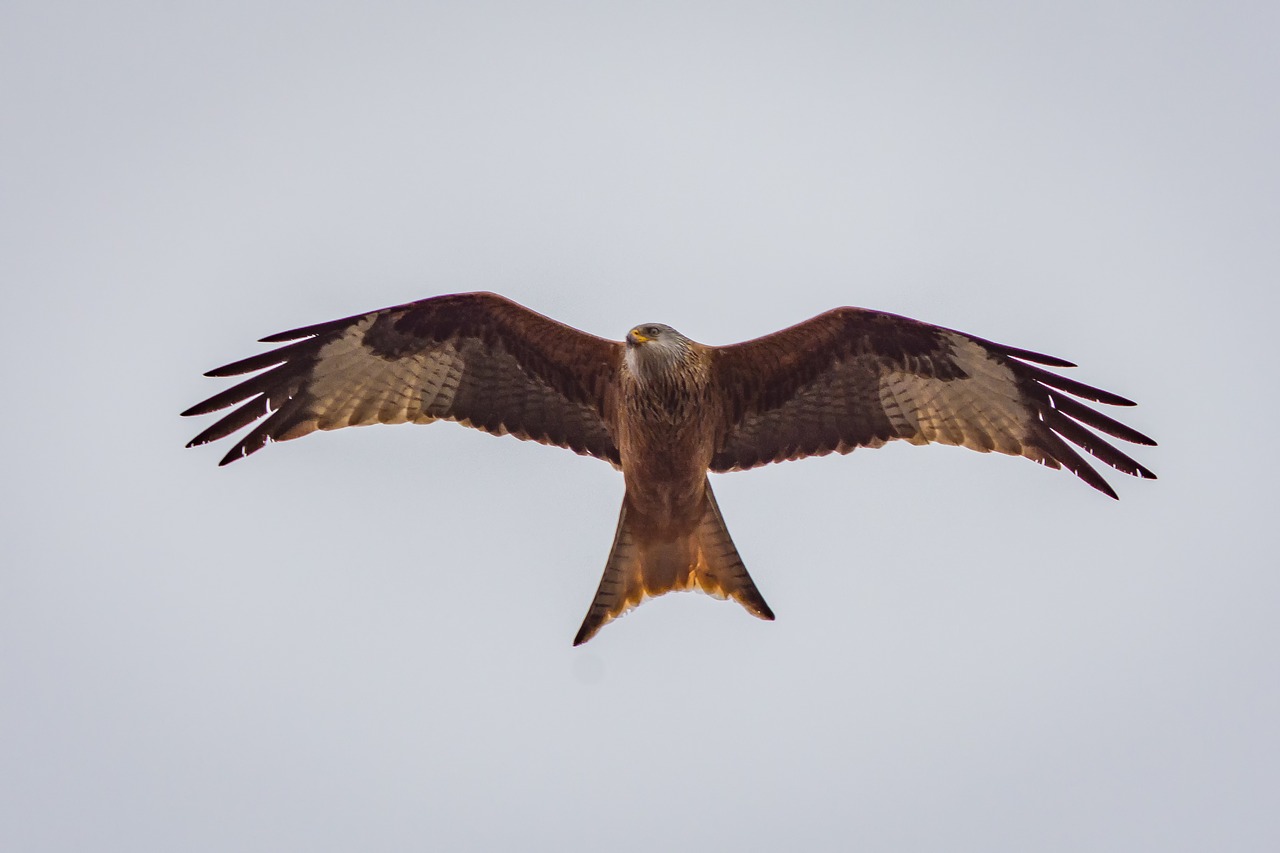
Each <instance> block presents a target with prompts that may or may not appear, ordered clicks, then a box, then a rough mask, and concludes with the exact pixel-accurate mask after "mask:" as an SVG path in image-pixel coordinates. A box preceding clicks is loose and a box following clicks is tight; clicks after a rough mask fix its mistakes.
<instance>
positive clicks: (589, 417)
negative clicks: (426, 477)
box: [183, 293, 1155, 643]
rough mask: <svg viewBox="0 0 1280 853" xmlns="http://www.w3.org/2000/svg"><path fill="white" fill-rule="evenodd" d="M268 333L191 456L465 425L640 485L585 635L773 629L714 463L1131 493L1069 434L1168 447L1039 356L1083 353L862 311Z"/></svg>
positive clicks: (418, 318)
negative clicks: (643, 611)
mask: <svg viewBox="0 0 1280 853" xmlns="http://www.w3.org/2000/svg"><path fill="white" fill-rule="evenodd" d="M263 341H264V342H268V343H282V344H284V346H281V347H279V348H278V349H275V350H272V351H271V352H266V353H261V354H259V355H255V356H251V357H249V358H246V359H242V360H241V361H237V362H234V363H232V364H228V365H225V366H223V367H220V368H217V369H215V370H212V371H210V372H209V374H208V375H210V376H235V375H240V374H246V373H253V372H255V371H261V372H258V373H257V374H256V375H254V376H251V377H249V378H247V379H245V380H243V381H241V382H240V383H239V384H237V385H235V386H234V387H232V388H229V389H227V390H225V391H223V392H221V393H219V394H216V395H214V396H213V397H211V398H209V399H208V400H205V401H204V402H202V403H199V404H197V405H195V406H192V407H191V408H190V409H188V410H187V411H186V412H184V413H183V414H185V415H198V414H205V413H208V412H213V411H218V410H220V409H224V408H227V407H229V406H236V407H237V408H235V409H233V410H232V411H231V412H230V413H229V414H226V415H224V416H223V417H222V418H221V419H219V420H218V421H217V422H216V423H214V424H213V425H212V426H210V427H209V428H208V429H206V430H205V431H204V432H202V433H200V435H198V436H196V438H194V439H193V440H192V441H191V442H190V445H189V446H191V445H199V444H205V443H207V442H210V441H214V440H217V439H220V438H223V437H226V436H228V435H230V434H231V433H233V432H235V431H237V430H239V429H242V428H245V427H250V426H251V425H252V426H251V428H250V429H249V430H248V432H247V433H246V434H245V435H244V436H243V437H242V438H241V439H240V440H239V441H238V442H237V443H236V444H235V445H234V446H233V447H232V449H231V450H230V451H229V452H228V453H227V454H226V456H225V457H223V460H222V464H224V465H225V464H227V463H228V462H231V461H234V460H235V459H239V458H241V457H242V456H247V455H249V454H250V453H253V452H255V451H257V450H259V449H261V448H262V447H263V446H265V445H266V444H267V442H269V441H273V440H274V441H283V440H287V439H293V438H298V437H300V436H303V435H307V434H308V433H310V432H313V431H314V430H317V429H321V430H326V429H339V428H342V427H347V426H360V425H363V424H374V423H384V424H394V423H431V422H433V421H436V420H452V421H456V422H458V423H461V424H463V425H465V426H470V427H474V428H476V429H481V430H484V431H486V432H490V433H494V434H498V435H504V434H510V435H514V436H516V437H518V438H523V439H529V440H533V441H538V442H542V443H544V444H553V445H558V446H560V447H565V448H568V449H570V450H573V451H575V452H577V453H582V454H586V455H590V456H594V457H597V458H599V459H603V460H605V461H607V462H609V463H611V464H612V465H614V466H615V467H617V468H619V469H620V470H621V471H622V474H623V478H624V480H625V483H626V491H625V495H624V498H623V503H622V511H621V513H620V516H619V519H618V529H617V534H616V536H615V538H614V544H613V550H612V552H611V553H610V555H609V560H608V562H607V564H606V567H605V572H604V577H603V578H602V579H601V582H600V588H599V590H598V591H597V593H596V597H595V599H594V600H593V602H592V604H591V607H590V609H589V611H588V613H587V617H586V619H585V620H584V621H583V624H582V627H581V629H580V630H579V632H578V635H577V638H576V639H575V643H582V642H585V641H586V640H588V639H590V638H591V636H593V635H594V634H595V633H596V632H597V631H598V630H599V629H600V627H601V626H603V625H604V624H605V623H607V622H608V621H609V620H611V619H613V618H615V617H617V616H618V615H620V614H621V613H623V612H625V611H626V610H628V609H630V608H631V607H634V606H636V605H637V604H639V603H640V602H641V601H643V600H644V599H645V598H647V597H651V596H656V595H661V594H662V593H664V592H669V591H671V590H682V589H700V590H702V591H704V592H708V593H710V594H712V595H715V596H718V597H722V598H725V597H727V598H733V599H735V600H736V601H738V602H739V603H741V604H742V605H743V606H744V607H745V608H746V609H747V610H749V611H750V612H751V613H753V614H755V615H757V616H759V617H761V618H764V619H772V618H773V614H772V613H771V612H770V610H769V607H768V605H766V604H765V602H764V599H763V598H762V597H761V596H760V593H759V591H758V590H757V589H756V587H755V584H754V583H753V582H752V580H751V577H750V576H749V575H748V574H747V571H746V569H745V568H744V567H743V564H742V560H741V559H740V558H739V556H738V552H737V549H736V548H735V547H734V545H733V541H732V540H731V539H730V537H729V533H728V531H727V529H726V528H725V525H724V520H723V518H722V517H721V515H720V510H719V508H718V507H717V506H716V502H715V497H714V495H713V494H712V492H711V487H710V485H709V483H708V482H707V473H708V472H709V471H714V472H724V471H737V470H744V469H748V468H754V467H756V466H758V465H764V464H767V463H769V462H781V461H784V460H788V459H799V458H802V457H805V456H822V455H825V454H827V453H832V452H835V453H848V452H850V451H852V450H854V449H856V448H858V447H879V446H880V445H882V444H884V443H885V442H888V441H893V440H903V441H907V442H910V443H912V444H926V443H929V442H938V443H942V444H953V445H960V446H963V447H968V448H971V449H973V450H978V451H981V452H984V453H985V452H988V451H996V452H999V453H1007V454H1013V455H1020V456H1025V457H1027V458H1029V459H1032V460H1034V461H1036V462H1039V463H1041V464H1043V465H1046V466H1049V467H1051V468H1060V467H1065V468H1067V469H1068V470H1070V471H1071V472H1073V473H1074V474H1076V475H1077V476H1079V477H1080V478H1081V479H1083V480H1084V481H1085V482H1086V483H1088V484H1089V485H1091V486H1093V487H1094V488H1096V489H1098V490H1099V491H1101V492H1103V493H1104V494H1107V495H1109V496H1111V497H1115V496H1116V494H1115V491H1114V490H1113V489H1112V488H1111V487H1110V485H1108V484H1107V482H1106V481H1105V480H1104V479H1103V478H1102V477H1101V476H1100V475H1099V474H1098V473H1097V471H1095V470H1094V469H1093V468H1092V467H1091V466H1090V465H1089V464H1088V463H1087V462H1086V461H1085V460H1084V458H1083V457H1081V456H1080V454H1079V453H1078V452H1076V451H1075V450H1074V449H1072V447H1071V446H1070V445H1069V444H1068V443H1067V442H1071V443H1072V444H1075V445H1076V446H1078V447H1080V448H1082V449H1083V450H1085V451H1086V452H1088V453H1090V454H1092V455H1093V456H1094V457H1096V458H1097V459H1099V460H1101V461H1102V462H1104V463H1106V464H1107V465H1110V466H1111V467H1113V468H1116V469H1117V470H1120V471H1123V472H1125V473H1127V474H1132V475H1134V476H1139V477H1145V478H1154V476H1155V475H1154V474H1152V473H1151V472H1150V471H1149V470H1147V469H1146V468H1145V467H1143V466H1142V465H1140V464H1139V463H1137V462H1136V461H1134V460H1133V459H1131V458H1130V457H1129V456H1127V455H1126V454H1125V453H1123V452H1121V451H1120V450H1118V449H1117V448H1116V447H1115V446H1113V445H1112V444H1111V443H1109V442H1108V441H1106V440H1105V439H1103V438H1102V437H1101V436H1099V435H1098V434H1097V433H1095V432H1093V431H1091V430H1090V429H1088V428H1087V427H1092V428H1093V429H1095V430H1098V431H1100V432H1102V433H1105V434H1106V435H1109V436H1112V437H1115V438H1120V439H1123V440H1125V441H1131V442H1135V443H1138V444H1154V443H1155V442H1153V441H1152V440H1151V439H1150V438H1148V437H1146V436H1145V435H1143V434H1142V433H1140V432H1138V431H1137V430H1134V429H1133V428H1131V427H1128V426H1125V425H1124V424H1122V423H1119V422H1118V421H1116V420H1114V419H1112V418H1110V417H1108V416H1107V415H1104V414H1102V413H1101V412H1098V411H1096V410H1095V409H1093V408H1090V407H1088V406H1086V405H1084V404H1083V403H1081V402H1079V400H1077V399H1075V398H1077V397H1079V398H1083V399H1086V400H1092V401H1094V402H1099V403H1106V404H1110V405H1120V406H1131V405H1133V404H1132V403H1131V402H1130V401H1129V400H1126V399H1125V398H1123V397H1120V396H1118V395H1116V394H1112V393H1110V392H1107V391H1102V390H1100V389H1098V388H1094V387H1092V386H1088V385H1084V384H1082V383H1079V382H1076V381H1074V380H1071V379H1067V378H1066V377H1063V376H1060V375H1058V374H1056V373H1052V372H1050V371H1047V370H1045V369H1043V368H1042V367H1038V366H1036V365H1048V366H1051V367H1071V366H1072V365H1071V363H1070V362H1066V361H1063V360H1061V359H1058V358H1054V357H1051V356H1045V355H1041V354H1039V353H1034V352H1030V351H1027V350H1021V349H1015V348H1013V347H1008V346H1004V345H1001V344H995V343H992V342H990V341H986V340H983V339H981V338H975V337H973V336H971V335H966V334H963V333H961V332H956V331H954V330H951V329H945V328H942V327H939V326H931V325H929V324H927V323H921V322H919V321H916V320H911V319H908V318H906V317H900V316H897V315H894V314H886V313H883V312H879V311H869V310H866V309H861V308H837V309H834V310H832V311H828V312H826V313H825V314H821V315H819V316H817V317H814V318H812V319H810V320H807V321H805V322H803V323H799V324H797V325H795V326H792V327H790V328H787V329H783V330H782V331H779V332H776V333H774V334H771V335H766V336H765V337H762V338H758V339H756V340H753V341H747V342H745V343H741V344H734V345H731V346H724V347H708V346H704V345H702V344H699V343H696V342H694V341H691V340H690V339H688V338H686V337H684V336H683V335H681V334H680V333H678V332H676V331H675V330H674V329H671V328H670V327H668V326H663V325H661V324H649V325H644V326H637V327H636V328H634V329H632V330H631V332H630V333H629V334H628V336H627V340H626V342H625V343H620V342H616V341H609V340H605V339H603V338H598V337H596V336H594V335H589V334H586V333H584V332H580V331H578V330H577V329H573V328H571V327H569V326H566V325H564V324H562V323H558V322H556V321H554V320H551V319H549V318H547V317H544V316H542V315H541V314H537V313H535V312H533V311H530V310H529V309H527V308H524V307H522V306H520V305H517V304H516V303H514V302H511V301H510V300H508V299H504V298H503V297H501V296H497V295H494V294H491V293H468V294H453V295H449V296H439V297H434V298H431V299H424V300H421V301H419V302H413V303H409V304H407V305H399V306H395V307H393V308H385V309H382V310H380V311H373V312H369V313H367V314H359V315H356V316H353V317H347V318H344V319H342V320H335V321H332V322H329V323H321V324H319V325H316V326H308V327H305V328H301V329H295V330H293V331H290V332H284V333H282V334H278V335H272V336H270V337H267V338H264V339H263Z"/></svg>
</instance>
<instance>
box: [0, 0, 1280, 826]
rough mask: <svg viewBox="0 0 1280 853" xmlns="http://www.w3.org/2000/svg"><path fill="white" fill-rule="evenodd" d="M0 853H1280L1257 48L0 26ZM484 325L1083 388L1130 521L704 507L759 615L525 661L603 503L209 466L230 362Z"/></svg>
mask: <svg viewBox="0 0 1280 853" xmlns="http://www.w3.org/2000/svg"><path fill="white" fill-rule="evenodd" d="M0 20H2V22H3V26H0V81H3V88H2V89H0V107H2V109H0V123H2V124H3V132H2V133H0V164H2V165H0V282H2V283H3V291H2V296H3V309H4V310H3V316H4V317H5V318H6V320H7V321H8V333H7V334H6V335H4V336H3V337H2V338H0V347H3V355H4V361H3V364H4V387H5V392H6V397H7V400H8V414H7V416H6V417H5V418H3V420H2V421H0V435H2V436H3V440H4V446H5V447H6V449H7V451H8V459H7V464H6V466H5V472H6V473H5V482H6V486H7V488H6V489H5V508H4V509H5V511H4V512H3V514H2V515H0V766H3V767H4V768H5V772H4V773H3V774H0V848H2V849H4V850H14V851H64V850H65V851H84V850H93V851H110V850H121V851H142V850H156V851H171V850H186V851H202V850H208V851H225V850H236V851H247V850H264V851H279V850H307V851H322V850H334V851H348V850H355V849H360V850H421V849H441V850H444V849H449V850H468V849H504V848H505V849H548V850H550V849H556V850H585V849H602V848H603V849H616V850H652V849H658V848H659V847H661V848H663V849H675V850H686V849H690V850H691V849H729V848H731V847H736V848H738V849H760V850H765V849H777V848H779V847H782V846H783V845H786V846H787V847H788V848H790V849H812V850H843V849H867V850H894V851H900V850H909V851H913V850H921V851H924V850H948V851H953V850H983V851H993V850H1010V851H1013V850H1030V849H1034V850H1044V851H1055V850H1064V851H1065V850H1083V849H1088V850H1115V851H1133V850H1162V851H1170V850H1206V849H1221V850H1272V849H1276V848H1277V847H1278V846H1280V817H1277V813H1276V809H1275V804H1276V802H1277V797H1278V795H1280V771H1277V769H1276V768H1277V766H1280V749H1278V747H1280V727H1278V726H1277V725H1276V721H1277V718H1278V715H1280V679H1277V667H1278V664H1280V629H1277V627H1276V620H1275V613H1276V609H1277V603H1278V601H1277V599H1278V593H1280V580H1278V578H1277V572H1276V558H1275V553H1274V552H1275V549H1274V543H1275V530H1274V527H1275V515H1276V502H1275V499H1274V496H1273V491H1274V485H1273V482H1272V481H1273V478H1274V476H1275V474H1276V467H1277V466H1276V452H1275V450H1274V446H1275V439H1274V437H1273V436H1272V435H1271V432H1272V429H1273V427H1274V425H1275V423H1276V422H1277V416H1278V415H1280V412H1278V411H1277V403H1276V398H1275V385H1276V379H1275V377H1274V375H1273V373H1274V371H1273V367H1272V362H1273V361H1274V359H1273V357H1272V355H1271V352H1270V350H1271V349H1272V338H1273V337H1274V330H1273V325H1274V322H1273V320H1272V317H1273V316H1274V312H1275V309H1276V307H1277V305H1276V303H1277V299H1276V290H1275V282H1276V276H1277V272H1278V271H1280V249H1278V248H1277V247H1278V246H1280V243H1278V241H1277V234H1278V233H1280V193H1278V192H1277V191H1278V190H1280V185H1278V184H1280V181H1278V178H1280V168H1278V167H1277V159H1276V151H1277V150H1280V111H1277V109H1276V102H1275V92H1276V85H1277V80H1278V79H1280V78H1278V72H1280V59H1277V56H1276V51H1275V49H1274V47H1275V45H1274V34H1275V33H1276V32H1277V27H1278V26H1280V12H1278V11H1277V9H1276V7H1275V6H1274V4H1262V3H1255V4H1247V3H1226V4H1223V3H1213V4H1209V3H1183V4H1166V3H1145V4H1142V3H1130V4H1111V3H1083V4H1071V8H1062V7H1061V4H1047V5H1044V6H1040V5H1039V4H1025V3H1010V4H1001V3H983V4H911V3H897V4H888V3H881V4H859V3H829V4H817V3H788V4H782V3H776V4H762V3H727V2H726V3H687V2H686V3H676V4H661V3H656V4H655V3H650V4H625V5H624V4H601V3H538V4H532V3H529V4H517V3H512V4H495V3H484V2H480V3H470V4H459V3H440V4H426V3H398V4H391V3H388V4H379V3H373V4H358V5H357V4H334V3H325V4H317V3H305V4H303V3H275V4H266V5H265V6H264V5H263V4H256V3H255V4H248V3H221V4H216V5H208V6H205V7H200V6H194V5H192V6H188V5H179V4H150V3H114V4H91V3H80V4H77V3H63V4H58V3H47V2H41V3H28V2H9V3H6V4H5V6H4V8H3V10H2V11H0ZM473 289H489V290H495V291H498V292H501V293H504V294H506V295H508V296H510V297H512V298H515V299H517V300H519V301H521V302H523V303H524V304H526V305H529V306H530V307H532V308H534V309H536V310H539V311H542V312H543V313H546V314H549V315H551V316H553V317H556V318H558V319H560V320H563V321H565V322H568V323H571V324H573V325H575V326H577V327H579V328H582V329H585V330H587V331H591V332H593V333H596V334H601V335H606V336H610V337H615V338H620V337H621V336H622V335H623V334H624V333H625V331H626V330H627V329H628V328H629V327H630V326H631V325H634V324H636V323H639V322H644V321H650V320H654V321H660V322H666V323H670V324H672V325H674V326H676V327H677V328H679V329H680V330H681V331H683V332H685V333H686V334H688V335H690V336H691V337H694V338H696V339H699V340H702V341H705V342H708V343H727V342H731V341H734V340H742V339H746V338H749V337H754V336H756V335H759V334H763V333H765V332H767V331H770V330H773V329H776V328H779V327H781V326H783V325H787V324H790V323H793V322H796V321H799V320H802V319H804V318H806V317H808V316H811V315H813V314H815V313H818V312H819V311H822V310H825V309H827V308H830V307H833V306H835V305H841V304H852V305H862V306H867V307H873V308H880V309H884V310H889V311H894V312H897V313H902V314H907V315H909V316H914V317H917V318H919V319H922V320H927V321H931V322H935V323H940V324H942V325H946V326H951V327H954V328H958V329H963V330H965V331H968V332H971V333H973V334H977V335H981V336H983V337H987V338H991V339H995V340H999V341H1002V342H1007V343H1009V344H1011V345H1014V346H1020V347H1026V348H1030V349H1034V350H1039V351H1043V352H1048V353H1053V354H1055V355H1060V356H1062V357H1065V358H1069V359H1071V360H1073V361H1076V362H1078V363H1079V364H1080V365H1081V367H1080V368H1079V369H1078V370H1075V371H1072V372H1071V373H1072V375H1073V376H1075V377H1078V378H1079V379H1081V380H1082V381H1085V382H1089V383H1093V384H1097V385H1100V386H1102V387H1105V388H1108V389H1111V390H1114V391H1116V392H1118V393H1121V394H1124V395H1127V396H1130V397H1133V398H1134V399H1136V400H1138V401H1139V403H1140V404H1141V405H1140V407H1139V408H1137V409H1134V410H1128V411H1125V412H1123V413H1122V416H1123V419H1125V420H1126V421H1127V422H1129V423H1131V424H1133V425H1134V426H1135V427H1137V428H1138V429H1140V430H1142V431H1144V432H1148V433H1150V434H1151V435H1153V436H1154V437H1155V438H1157V439H1158V440H1159V441H1160V443H1161V446H1160V447H1159V448H1157V449H1153V450H1145V449H1140V450H1139V452H1138V453H1137V456H1138V458H1139V459H1140V461H1142V462H1144V463H1145V464H1147V465H1149V466H1150V467H1151V468H1153V469H1154V470H1155V471H1156V472H1157V473H1158V474H1159V475H1160V476H1161V479H1160V480H1159V481H1157V482H1154V483H1152V482H1141V481H1137V480H1133V479H1130V478H1127V477H1123V476H1122V475H1119V474H1114V476H1111V475H1109V479H1110V481H1111V482H1112V484H1113V485H1115V486H1116V488H1117V490H1118V491H1119V492H1120V495H1121V500H1120V501H1119V502H1118V503H1117V502H1113V501H1110V500H1108V499H1106V498H1105V497H1103V496H1101V495H1099V494H1097V493H1095V492H1094V491H1093V490H1091V489H1089V488H1088V487H1087V486H1084V485H1083V484H1081V483H1080V482H1078V481H1076V480H1075V478H1073V477H1071V476H1070V475H1067V474H1064V473H1061V472H1053V471H1049V470H1046V469H1043V468H1040V467H1038V466H1035V465H1032V464H1029V463H1027V462H1025V461H1024V460H1016V459H1009V458H1004V457H993V456H983V455H980V454H976V453H969V452H965V451H960V450H956V449H954V448H939V447H930V448H914V447H889V448H885V449H883V450H879V451H874V452H867V451H860V452H858V453H855V454H853V455H852V456H849V457H841V458H828V459H823V460H811V461H806V462H800V463H792V464H789V465H783V466H773V467H771V468H768V469H762V470H758V471H754V472H750V473H746V474H737V475H728V476H725V477H718V478H716V480H715V481H714V483H715V488H716V491H717V495H718V497H719V500H720V506H721V508H722V510H723V511H724V515H725V517H726V520H727V522H728V525H729V529H730V531H731V533H732V534H733V536H734V538H735V540H736V542H737V544H738V547H739V549H740V551H741V553H742V555H743V557H744V559H745V560H746V563H747V566H748V568H749V569H750V571H751V573H752V575H753V576H754V578H755V579H756V581H757V583H758V584H759V586H760V588H761V591H762V592H763V593H764V595H765V597H766V598H767V599H768V601H769V603H770V604H771V605H772V607H773V609H774V610H775V611H776V612H777V614H778V621H777V622H775V623H772V624H766V623H763V622H760V621H758V620H755V619H753V618H751V617H750V616H748V615H746V614H745V613H744V612H743V611H742V610H741V608H739V607H737V606H736V605H732V604H725V603H720V602H716V601H713V600H711V599H709V598H706V597H703V596H695V595H672V596H667V597H665V598H663V599H660V600H658V601H656V602H651V603H649V604H647V605H645V606H644V607H642V608H640V609H639V610H637V611H636V612H635V613H633V614H631V615H629V616H627V617H626V618H625V619H623V620H621V621H619V622H617V623H615V624H612V625H610V626H608V627H606V628H605V629H604V631H603V632H602V633H601V634H600V635H599V636H598V637H597V638H596V639H595V640H593V641H592V642H591V643H590V644H588V645H587V646H585V647H583V648H580V649H573V648H571V647H570V641H571V639H572V637H573V634H574V632H575V630H576V629H577V626H578V624H579V622H580V621H581V619H582V616H583V613H584V612H585V610H586V607H587V605H588V603H589V602H590V599H591V596H592V594H593V592H594V590H595V585H596V583H597V582H598V580H599V574H600V571H601V569H602V567H603V564H604V559H605V556H606V555H607V553H608V549H609V544H610V542H611V538H612V535H613V530H614V523H615V521H616V513H617V509H618V503H619V501H620V499H621V495H622V483H621V479H620V477H619V476H618V475H617V474H616V473H615V472H613V471H612V470H611V469H609V467H608V466H606V465H603V464H601V463H599V462H596V461H593V460H589V459H584V458H581V457H577V456H574V455H572V454H569V453H565V452H563V451H559V450H556V449H552V448H546V447H541V446H537V445H532V444H528V443H522V442H517V441H514V440H510V439H495V438H492V437H490V436H486V435H482V434H479V433H474V432H471V431H467V430H463V429H460V428H457V427H454V426H451V425H438V426H434V427H432V428H430V429H424V428H421V427H414V428H410V427H398V428H388V427H379V428H373V429H359V430H345V431H342V432H339V433H334V434H325V435H318V436H313V437H310V438H308V439H306V440H303V441H298V442H293V443H290V444H286V445H281V446H277V447H269V448H267V449H266V450H265V451H263V452H262V453H261V454H259V455H257V456H255V457H254V458H252V459H250V460H247V461H243V462H240V463H237V464H236V465H233V466H231V467H230V468H227V469H222V470H219V469H217V468H216V467H215V463H216V461H217V459H218V458H219V455H220V452H221V451H220V450H218V449H216V448H214V449H210V448H205V449H201V450H198V451H187V450H183V449H182V445H183V443H184V442H185V441H186V440H187V439H189V438H190V437H191V436H192V435H194V434H195V432H196V431H198V430H199V429H200V428H201V424H202V423H207V420H204V421H200V422H194V421H183V420H181V419H179V418H178V417H177V416H176V413H177V412H178V411H180V410H181V409H183V408H185V407H186V406H188V405H190V404H191V403H193V402H196V401H197V400H199V399H202V398H203V397H205V396H208V395H209V394H211V393H213V392H215V391H216V390H218V389H220V388H222V387H225V384H224V383H220V382H218V381H215V380H209V379H204V378H201V376H200V373H201V372H202V371H204V370H206V369H208V368H210V367H213V366H215V365H217V364H221V363H224V362H226V361H229V360H232V359H235V358H239V357H242V356H246V355H250V354H252V353H254V352H257V351H259V347H258V345H256V344H255V343H254V341H255V340H256V339H257V338H258V337H261V336H262V335H265V334H269V333H272V332H276V331H280V330H282V329H286V328H292V327H295V326H298V325H303V324H307V323H311V322H318V321H322V320H327V319H332V318H335V317H340V316H345V315H348V314H352V313H355V312H358V311H363V310H367V309H373V308H378V307H381V306H385V305H391V304H395V303H398V302H403V301H407V300H410V299H416V298H420V297H424V296H429V295H434V294H438V293H446V292H452V291H460V290H473Z"/></svg>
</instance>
